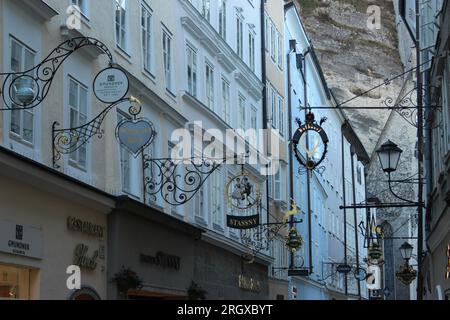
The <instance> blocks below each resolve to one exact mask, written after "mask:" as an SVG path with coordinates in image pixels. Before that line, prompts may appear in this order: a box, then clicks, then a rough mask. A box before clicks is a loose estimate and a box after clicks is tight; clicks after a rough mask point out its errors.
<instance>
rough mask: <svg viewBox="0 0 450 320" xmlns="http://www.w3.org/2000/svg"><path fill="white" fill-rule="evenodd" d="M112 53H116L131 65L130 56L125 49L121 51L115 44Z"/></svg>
mask: <svg viewBox="0 0 450 320" xmlns="http://www.w3.org/2000/svg"><path fill="white" fill-rule="evenodd" d="M114 51H115V52H116V53H118V54H119V55H120V56H121V57H122V58H123V59H125V60H126V61H128V63H130V64H132V62H131V55H130V54H129V53H128V52H127V51H126V50H125V49H122V48H121V47H120V46H119V45H118V44H117V43H116V47H115V49H114Z"/></svg>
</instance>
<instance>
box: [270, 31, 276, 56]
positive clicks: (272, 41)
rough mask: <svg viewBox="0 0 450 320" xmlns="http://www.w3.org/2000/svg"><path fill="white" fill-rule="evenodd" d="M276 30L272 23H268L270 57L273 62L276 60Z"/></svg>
mask: <svg viewBox="0 0 450 320" xmlns="http://www.w3.org/2000/svg"><path fill="white" fill-rule="evenodd" d="M276 32H277V30H276V29H275V26H274V25H273V24H271V25H270V55H271V57H272V60H273V62H276V46H277V45H276V40H277V39H276Z"/></svg>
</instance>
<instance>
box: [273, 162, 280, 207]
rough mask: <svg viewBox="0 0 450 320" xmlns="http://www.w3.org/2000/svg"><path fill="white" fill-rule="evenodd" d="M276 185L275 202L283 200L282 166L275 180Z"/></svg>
mask: <svg viewBox="0 0 450 320" xmlns="http://www.w3.org/2000/svg"><path fill="white" fill-rule="evenodd" d="M273 184H274V195H273V198H274V200H281V166H280V168H279V170H278V171H277V173H276V174H275V176H274V179H273Z"/></svg>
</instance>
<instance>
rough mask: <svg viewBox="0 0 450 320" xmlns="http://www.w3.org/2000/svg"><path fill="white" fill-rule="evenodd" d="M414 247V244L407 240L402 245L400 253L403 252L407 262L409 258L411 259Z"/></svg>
mask: <svg viewBox="0 0 450 320" xmlns="http://www.w3.org/2000/svg"><path fill="white" fill-rule="evenodd" d="M413 249H414V247H413V246H412V245H410V244H409V243H408V242H405V243H404V244H402V246H401V247H400V253H401V254H402V257H403V259H404V260H405V261H406V262H408V261H409V259H411V255H412V252H413Z"/></svg>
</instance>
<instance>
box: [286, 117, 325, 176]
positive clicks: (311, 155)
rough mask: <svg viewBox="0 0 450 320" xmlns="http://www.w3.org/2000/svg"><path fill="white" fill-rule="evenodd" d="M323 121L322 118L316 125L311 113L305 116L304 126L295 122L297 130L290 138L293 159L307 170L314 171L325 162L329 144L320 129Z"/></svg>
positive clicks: (322, 130)
mask: <svg viewBox="0 0 450 320" xmlns="http://www.w3.org/2000/svg"><path fill="white" fill-rule="evenodd" d="M325 121H326V119H325V118H324V119H322V120H321V121H320V124H318V123H317V122H316V121H315V118H314V114H313V113H309V114H308V115H307V116H306V123H305V124H302V123H301V122H300V120H297V123H298V125H299V128H298V129H297V131H296V132H295V134H294V137H293V138H292V143H293V146H294V152H295V157H296V158H297V160H298V162H300V164H301V165H302V166H304V167H306V168H307V169H308V170H314V169H315V168H317V167H318V166H319V165H320V164H321V163H322V162H323V160H325V156H326V154H327V150H328V142H329V139H328V136H327V134H326V132H325V130H324V129H323V128H322V127H321V125H322V123H323V122H325Z"/></svg>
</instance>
